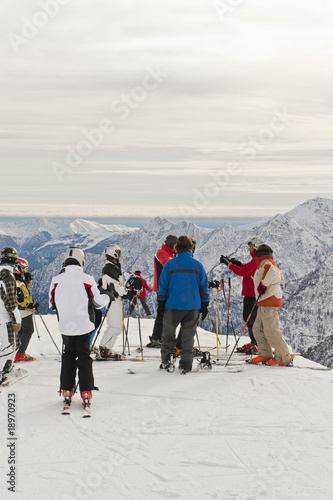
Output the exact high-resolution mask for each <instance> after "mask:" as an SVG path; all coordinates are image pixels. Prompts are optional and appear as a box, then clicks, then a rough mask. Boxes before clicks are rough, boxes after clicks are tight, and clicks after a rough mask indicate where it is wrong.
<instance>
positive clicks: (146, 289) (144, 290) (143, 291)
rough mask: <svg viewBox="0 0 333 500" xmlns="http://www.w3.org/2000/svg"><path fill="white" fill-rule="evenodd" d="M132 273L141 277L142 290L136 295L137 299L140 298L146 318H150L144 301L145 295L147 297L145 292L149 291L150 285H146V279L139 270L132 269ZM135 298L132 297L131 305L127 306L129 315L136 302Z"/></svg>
mask: <svg viewBox="0 0 333 500" xmlns="http://www.w3.org/2000/svg"><path fill="white" fill-rule="evenodd" d="M134 274H135V276H139V278H141V279H142V286H143V290H142V292H141V293H140V294H139V295H138V297H137V298H138V299H139V300H140V302H141V304H142V307H143V308H144V310H145V312H146V314H147V318H149V319H150V318H151V312H150V309H149V307H148V305H147V302H146V297H147V292H151V288H150V286H149V285H148V283H147V281H146V280H145V279H144V278H143V277H142V276H141V271H134ZM137 298H136V297H134V299H132V302H131V305H130V307H129V315H131V314H132V313H133V311H134V308H135V306H136V304H137Z"/></svg>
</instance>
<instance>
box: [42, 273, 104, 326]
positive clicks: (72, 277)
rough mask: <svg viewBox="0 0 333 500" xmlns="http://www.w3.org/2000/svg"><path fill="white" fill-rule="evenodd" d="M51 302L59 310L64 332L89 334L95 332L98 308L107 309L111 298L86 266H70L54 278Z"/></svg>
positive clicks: (50, 296)
mask: <svg viewBox="0 0 333 500" xmlns="http://www.w3.org/2000/svg"><path fill="white" fill-rule="evenodd" d="M49 301H50V308H51V309H55V310H56V311H57V315H58V320H59V330H60V333H62V334H63V335H85V334H86V333H90V332H92V331H93V330H94V329H95V324H94V316H95V315H94V308H96V309H100V308H102V307H104V306H107V305H108V304H109V302H110V299H109V297H108V295H105V294H103V295H102V294H101V293H100V292H99V290H98V288H97V284H96V281H95V279H94V278H93V277H92V276H90V275H89V274H85V273H84V272H83V269H82V267H79V266H75V265H70V266H67V267H66V268H65V270H64V272H62V273H61V274H58V275H57V276H55V277H54V278H53V279H52V281H51V285H50V290H49Z"/></svg>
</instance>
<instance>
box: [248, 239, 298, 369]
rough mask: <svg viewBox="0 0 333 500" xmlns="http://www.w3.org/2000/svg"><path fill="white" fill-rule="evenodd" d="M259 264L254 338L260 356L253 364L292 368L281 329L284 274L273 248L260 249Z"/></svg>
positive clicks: (265, 246) (263, 245)
mask: <svg viewBox="0 0 333 500" xmlns="http://www.w3.org/2000/svg"><path fill="white" fill-rule="evenodd" d="M255 260H256V262H257V266H258V269H257V270H256V272H255V274H254V277H253V281H254V288H255V291H256V297H257V300H258V313H257V317H256V320H255V322H254V325H253V334H254V336H255V338H256V341H257V343H258V356H257V357H255V358H252V360H251V363H265V364H267V365H283V366H284V365H288V364H290V363H291V362H292V357H291V356H290V353H289V349H288V346H287V344H286V342H285V340H284V339H283V337H282V333H281V330H280V327H279V310H280V308H281V306H282V290H281V283H282V281H283V274H282V272H281V271H280V269H279V268H278V266H277V264H276V262H275V260H274V259H273V250H272V248H271V247H270V246H269V245H267V244H266V243H264V244H262V245H259V247H258V248H257V250H256V257H255ZM273 349H274V352H273Z"/></svg>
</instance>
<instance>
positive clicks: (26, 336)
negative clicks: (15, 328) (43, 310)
mask: <svg viewBox="0 0 333 500" xmlns="http://www.w3.org/2000/svg"><path fill="white" fill-rule="evenodd" d="M21 325H22V326H21V330H20V331H19V332H18V336H19V339H20V343H21V344H20V347H19V350H18V351H17V352H18V354H25V352H26V350H27V347H28V345H29V342H30V339H31V336H32V334H33V333H34V323H33V319H32V314H29V316H25V317H24V318H21Z"/></svg>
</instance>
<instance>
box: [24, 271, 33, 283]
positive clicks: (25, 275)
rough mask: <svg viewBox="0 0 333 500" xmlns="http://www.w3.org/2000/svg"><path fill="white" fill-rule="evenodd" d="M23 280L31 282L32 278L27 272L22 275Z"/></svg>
mask: <svg viewBox="0 0 333 500" xmlns="http://www.w3.org/2000/svg"><path fill="white" fill-rule="evenodd" d="M24 280H25V281H32V280H33V276H32V274H31V273H29V271H27V272H26V273H24Z"/></svg>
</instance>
